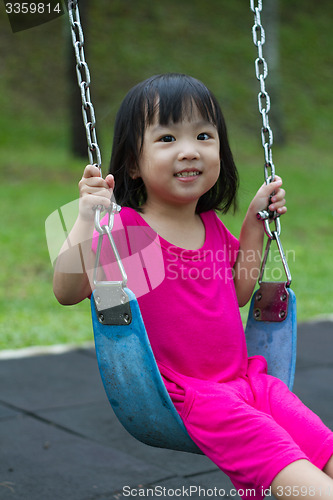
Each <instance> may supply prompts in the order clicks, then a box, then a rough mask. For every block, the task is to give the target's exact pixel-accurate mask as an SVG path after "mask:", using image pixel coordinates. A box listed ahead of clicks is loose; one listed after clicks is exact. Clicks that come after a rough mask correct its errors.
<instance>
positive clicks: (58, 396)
mask: <svg viewBox="0 0 333 500" xmlns="http://www.w3.org/2000/svg"><path fill="white" fill-rule="evenodd" d="M297 353H298V357H297V364H296V376H295V384H294V392H295V394H297V396H299V397H300V398H301V399H302V401H303V402H304V403H305V404H307V405H308V406H309V407H310V408H311V409H312V410H314V411H315V412H316V413H317V414H318V415H319V416H320V417H321V419H322V420H323V421H324V422H325V424H326V425H327V426H328V427H330V428H331V429H333V322H331V321H316V322H311V323H302V324H299V325H298V347H297ZM0 354H1V352H0ZM0 358H1V356H0ZM147 488H148V489H147ZM232 488H233V486H232V484H231V482H230V481H229V479H228V478H227V477H226V476H225V475H224V474H223V473H222V472H221V471H219V469H218V468H217V467H216V466H215V465H214V464H213V463H212V462H210V460H209V459H207V458H206V457H204V456H200V455H194V454H189V453H182V452H176V451H171V450H163V449H158V448H152V447H149V446H146V445H144V444H142V443H139V442H138V441H136V440H135V439H134V438H133V437H132V436H130V435H129V434H128V433H127V432H126V431H125V430H124V429H123V428H122V427H121V425H120V424H119V423H118V421H117V420H116V418H115V416H114V413H113V411H112V409H111V407H110V406H109V403H108V401H107V398H106V395H105V393H104V389H103V386H102V382H101V379H100V377H99V372H98V367H97V362H96V358H95V353H94V350H93V348H80V349H73V350H69V351H66V352H62V353H60V354H59V353H57V354H54V353H48V354H39V355H36V354H35V355H29V356H23V357H14V356H13V357H7V358H5V357H4V356H3V357H2V358H1V359H0V499H1V500H111V499H117V500H118V499H121V498H134V497H135V498H137V497H146V498H150V499H155V498H161V497H164V498H165V497H171V496H178V497H190V498H203V497H205V496H206V497H210V498H218V497H221V496H223V493H225V495H224V496H229V497H230V498H239V497H237V496H235V495H234V492H233V491H232Z"/></svg>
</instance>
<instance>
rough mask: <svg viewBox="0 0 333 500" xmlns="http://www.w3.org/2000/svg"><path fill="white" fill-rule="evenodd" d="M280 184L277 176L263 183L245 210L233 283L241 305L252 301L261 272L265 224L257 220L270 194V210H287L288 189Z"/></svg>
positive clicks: (265, 206) (280, 181) (282, 211)
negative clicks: (269, 181)
mask: <svg viewBox="0 0 333 500" xmlns="http://www.w3.org/2000/svg"><path fill="white" fill-rule="evenodd" d="M281 185H282V180H281V178H280V177H278V176H276V177H275V181H274V182H271V183H270V184H268V185H267V184H263V185H262V186H261V188H260V189H259V190H258V192H257V193H256V195H255V197H254V198H253V200H252V202H251V203H250V206H249V209H248V211H247V213H246V216H245V219H244V222H243V225H242V228H241V232H240V236H239V243H240V247H239V252H238V256H237V259H236V262H235V265H234V283H235V288H236V294H237V299H238V304H239V306H240V307H243V306H245V305H246V304H247V302H248V301H249V300H250V298H251V296H252V293H253V290H254V287H255V285H256V282H257V280H258V277H259V273H260V265H261V257H262V249H263V241H264V227H263V223H262V222H260V221H258V220H257V213H258V212H259V211H261V210H265V209H266V208H267V205H268V204H269V197H270V195H271V194H272V193H273V192H275V194H274V195H273V197H272V199H271V200H270V201H271V203H270V205H269V209H270V210H272V211H275V210H276V211H277V212H278V213H279V214H281V215H282V214H284V213H285V212H286V211H287V208H286V206H285V199H284V197H285V191H284V189H282V188H281Z"/></svg>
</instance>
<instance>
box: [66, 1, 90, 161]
mask: <svg viewBox="0 0 333 500" xmlns="http://www.w3.org/2000/svg"><path fill="white" fill-rule="evenodd" d="M87 11H88V0H80V19H81V23H82V26H83V27H84V30H85V34H86V31H87V30H86V28H87V21H88V15H87ZM67 38H68V42H67V44H66V49H67V75H68V77H67V81H68V97H69V102H68V109H69V120H70V141H71V143H70V150H71V152H72V153H73V154H74V155H75V156H78V157H80V158H87V138H86V131H85V129H84V126H83V121H82V101H81V93H80V89H79V87H78V84H77V75H76V60H75V54H74V49H73V44H72V38H71V35H70V34H69V36H68V37H67ZM84 49H85V54H86V53H87V50H86V45H85V46H84Z"/></svg>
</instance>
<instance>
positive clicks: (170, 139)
mask: <svg viewBox="0 0 333 500" xmlns="http://www.w3.org/2000/svg"><path fill="white" fill-rule="evenodd" d="M175 140H176V139H175V138H174V137H173V135H164V136H163V137H161V139H160V141H161V142H173V141H175Z"/></svg>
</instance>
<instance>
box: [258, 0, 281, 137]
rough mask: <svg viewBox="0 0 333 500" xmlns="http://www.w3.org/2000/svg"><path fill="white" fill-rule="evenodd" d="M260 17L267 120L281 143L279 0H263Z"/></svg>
mask: <svg viewBox="0 0 333 500" xmlns="http://www.w3.org/2000/svg"><path fill="white" fill-rule="evenodd" d="M261 17H262V23H263V26H264V29H265V33H266V40H265V45H264V48H263V51H264V57H265V59H266V61H267V64H268V77H267V91H268V93H269V95H270V98H271V110H270V112H269V120H270V125H271V128H272V130H273V135H274V142H275V143H277V144H282V143H284V142H285V133H284V125H283V122H284V118H283V110H282V103H281V94H280V89H281V77H280V75H281V73H280V47H279V24H280V21H279V0H264V1H263V10H262V15H261Z"/></svg>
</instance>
